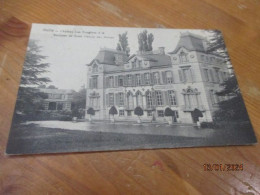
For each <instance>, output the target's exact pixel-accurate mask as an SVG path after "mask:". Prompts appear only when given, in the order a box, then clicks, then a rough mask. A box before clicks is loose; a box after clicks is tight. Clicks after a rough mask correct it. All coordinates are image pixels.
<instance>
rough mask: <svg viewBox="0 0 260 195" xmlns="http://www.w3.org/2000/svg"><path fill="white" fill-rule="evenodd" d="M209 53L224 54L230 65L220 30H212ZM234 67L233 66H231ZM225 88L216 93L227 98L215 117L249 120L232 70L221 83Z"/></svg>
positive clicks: (228, 119) (218, 118)
mask: <svg viewBox="0 0 260 195" xmlns="http://www.w3.org/2000/svg"><path fill="white" fill-rule="evenodd" d="M208 32H209V33H210V39H209V48H208V52H209V53H215V54H218V55H220V56H222V57H223V58H224V60H225V62H226V64H227V65H230V58H229V56H228V53H227V48H226V46H225V43H224V39H223V36H222V34H221V32H220V31H218V30H210V31H208ZM229 68H230V69H232V66H231V65H230V66H229ZM221 85H222V86H223V89H222V90H221V91H220V92H217V93H216V95H218V96H220V97H222V98H221V99H225V100H223V101H221V102H219V109H218V110H217V111H215V113H214V118H215V120H218V121H237V120H238V121H248V120H249V118H248V114H247V111H246V107H245V104H244V101H243V98H242V94H241V92H240V89H239V86H238V82H237V79H236V76H235V75H234V73H233V71H231V75H230V77H229V78H228V79H227V80H226V81H225V82H224V83H223V84H221Z"/></svg>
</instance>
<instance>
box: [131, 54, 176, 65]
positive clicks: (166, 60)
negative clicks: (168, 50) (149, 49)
mask: <svg viewBox="0 0 260 195" xmlns="http://www.w3.org/2000/svg"><path fill="white" fill-rule="evenodd" d="M136 56H137V57H139V58H142V59H144V60H146V61H150V62H151V67H154V66H163V65H170V64H171V57H170V56H168V55H165V54H143V55H140V54H137V55H136Z"/></svg>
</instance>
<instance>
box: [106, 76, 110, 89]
mask: <svg viewBox="0 0 260 195" xmlns="http://www.w3.org/2000/svg"><path fill="white" fill-rule="evenodd" d="M106 87H107V88H109V87H110V85H109V77H106Z"/></svg>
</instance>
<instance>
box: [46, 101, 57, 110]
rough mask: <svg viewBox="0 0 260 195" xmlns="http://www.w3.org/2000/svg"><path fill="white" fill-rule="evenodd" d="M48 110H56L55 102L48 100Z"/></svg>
mask: <svg viewBox="0 0 260 195" xmlns="http://www.w3.org/2000/svg"><path fill="white" fill-rule="evenodd" d="M48 110H56V102H50V103H49V106H48Z"/></svg>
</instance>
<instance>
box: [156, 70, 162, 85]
mask: <svg viewBox="0 0 260 195" xmlns="http://www.w3.org/2000/svg"><path fill="white" fill-rule="evenodd" d="M157 75H158V84H161V76H160V73H159V72H157Z"/></svg>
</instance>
